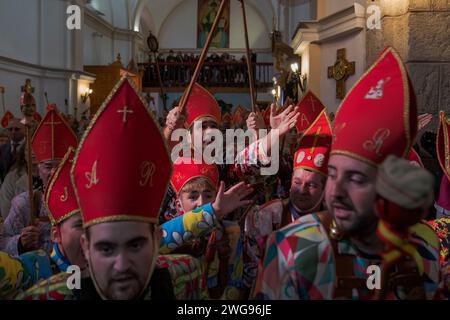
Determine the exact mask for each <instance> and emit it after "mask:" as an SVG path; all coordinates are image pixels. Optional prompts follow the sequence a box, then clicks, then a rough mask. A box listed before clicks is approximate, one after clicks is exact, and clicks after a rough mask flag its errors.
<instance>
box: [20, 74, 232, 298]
mask: <svg viewBox="0 0 450 320" xmlns="http://www.w3.org/2000/svg"><path fill="white" fill-rule="evenodd" d="M142 136H147V137H152V139H150V140H145V141H144V142H143V141H142V139H140V138H141V137H142ZM143 143H144V145H143ZM117 150H121V152H120V153H117ZM124 168H126V170H125V169H124ZM171 173H172V165H171V161H170V158H169V155H168V152H167V147H166V144H165V141H164V139H163V137H162V133H161V131H160V128H159V126H158V125H157V124H156V122H155V120H154V119H153V117H152V115H151V113H150V111H149V110H148V109H147V108H146V107H145V105H144V103H143V101H142V100H141V99H140V97H139V95H138V94H137V92H136V89H135V88H134V85H133V84H132V81H131V80H130V79H128V78H123V79H122V80H121V81H120V82H119V83H118V84H117V85H116V87H115V88H114V89H113V92H112V94H111V95H110V96H109V98H108V99H107V100H106V101H105V102H104V104H103V105H102V107H101V108H100V109H99V110H98V112H97V114H96V115H95V116H94V118H93V120H92V123H91V125H90V126H89V128H88V130H87V131H86V132H85V133H84V135H83V138H82V140H81V142H80V145H79V147H78V149H77V151H76V155H75V157H74V160H73V165H72V168H71V178H72V182H73V185H74V190H75V196H76V198H77V201H78V204H79V208H80V211H81V214H82V217H83V228H84V233H83V235H82V236H81V246H82V249H83V253H84V256H85V257H86V259H87V261H88V265H89V277H85V278H83V279H82V280H81V288H74V289H73V290H70V289H69V288H68V287H67V285H66V281H67V277H68V276H67V274H61V275H57V276H54V277H52V278H50V279H49V280H48V281H46V282H44V283H43V284H39V285H37V286H35V287H33V288H31V289H30V290H29V291H27V293H26V295H25V298H38V299H41V298H44V299H45V298H49V297H50V298H53V299H99V298H101V299H147V298H151V299H171V298H173V295H174V293H173V289H172V285H171V279H170V275H169V274H168V272H167V269H164V268H159V267H158V266H157V264H156V260H157V257H158V252H159V248H160V245H161V244H160V240H161V230H160V229H159V227H157V224H158V220H159V219H158V216H159V212H160V207H161V203H162V200H163V198H164V196H165V193H166V190H167V187H168V183H169V180H170V177H171ZM219 198H221V200H224V199H225V200H226V199H229V198H227V197H226V196H225V197H224V196H223V194H222V195H221V197H219ZM235 206H236V204H235V203H230V201H228V202H227V201H216V202H214V203H213V204H208V205H206V206H203V207H201V208H198V209H197V210H196V211H195V212H193V213H192V214H193V215H194V216H195V218H194V219H193V220H194V221H192V223H191V224H194V225H195V224H196V221H197V222H198V221H200V220H202V219H203V218H202V217H203V216H204V215H205V212H206V213H207V212H210V213H211V214H212V215H213V216H217V217H220V216H221V215H224V214H226V213H227V212H229V211H230V210H233V209H234V208H235ZM180 218H182V217H180ZM181 224H183V220H181ZM179 225H180V220H177V219H174V220H171V221H169V222H167V223H166V224H164V225H163V226H162V229H163V231H162V233H164V234H170V237H167V238H170V239H172V236H173V234H174V233H175V232H173V230H175V229H176V228H177V227H178V229H177V230H180V229H179ZM165 238H166V237H165ZM165 238H164V239H165ZM164 239H163V240H164ZM170 239H169V240H170ZM169 240H167V239H166V240H164V241H166V243H165V242H164V241H163V243H162V245H163V246H164V245H166V244H167V241H169ZM49 284H50V285H51V290H50V291H48V288H49Z"/></svg>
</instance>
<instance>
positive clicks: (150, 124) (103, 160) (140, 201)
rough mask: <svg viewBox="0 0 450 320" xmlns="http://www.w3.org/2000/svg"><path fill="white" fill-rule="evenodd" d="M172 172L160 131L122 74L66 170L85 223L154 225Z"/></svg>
mask: <svg viewBox="0 0 450 320" xmlns="http://www.w3.org/2000/svg"><path fill="white" fill-rule="evenodd" d="M171 175H172V164H171V161H170V157H169V153H168V150H167V146H166V143H165V141H164V138H163V136H162V133H161V129H160V127H159V126H158V124H157V122H156V121H155V119H154V118H153V116H152V114H151V112H150V110H149V109H147V108H146V107H145V103H144V101H143V100H141V98H140V97H139V94H138V92H137V88H136V87H135V84H134V82H133V80H131V79H130V78H128V77H123V78H122V79H121V80H120V81H119V83H118V84H117V85H116V86H115V87H114V89H113V91H112V93H111V94H110V95H109V96H108V98H107V99H106V100H105V102H104V103H103V104H102V106H101V107H100V108H99V110H98V111H97V113H96V114H95V116H94V118H93V119H92V121H91V123H90V125H89V127H88V128H87V130H86V131H85V133H84V135H83V138H82V140H81V142H80V145H79V146H78V149H77V152H76V155H75V159H74V163H73V166H72V169H71V177H72V182H73V184H74V186H75V193H76V195H77V199H78V204H79V206H80V210H81V213H82V216H83V225H84V227H85V228H87V227H89V226H91V225H94V224H98V223H102V222H109V221H141V222H148V223H157V222H158V216H159V211H160V207H161V204H162V201H163V200H164V196H165V194H166V191H167V187H168V184H169V181H170V177H171Z"/></svg>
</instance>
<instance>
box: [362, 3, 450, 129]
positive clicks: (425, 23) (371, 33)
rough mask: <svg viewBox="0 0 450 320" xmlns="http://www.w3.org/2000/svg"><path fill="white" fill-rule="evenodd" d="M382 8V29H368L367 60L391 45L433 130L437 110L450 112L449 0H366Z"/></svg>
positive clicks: (420, 109) (372, 60)
mask: <svg viewBox="0 0 450 320" xmlns="http://www.w3.org/2000/svg"><path fill="white" fill-rule="evenodd" d="M367 3H368V5H370V4H376V5H379V6H380V8H381V12H382V15H381V17H382V18H381V30H368V31H367V63H368V65H370V64H372V63H373V62H374V61H375V59H376V58H377V56H378V54H379V53H380V52H381V51H382V49H383V48H384V47H385V46H387V45H391V46H393V47H395V48H396V49H397V50H398V51H399V52H400V55H401V56H402V58H403V59H404V61H405V63H406V65H407V68H408V71H409V73H410V75H411V80H412V83H413V86H414V88H415V91H416V95H417V102H418V109H419V113H424V112H429V113H432V114H433V115H434V121H433V122H432V124H431V125H430V126H429V127H428V130H434V131H435V130H436V129H437V124H438V116H437V114H438V112H439V110H444V111H445V112H446V113H447V114H450V0H398V1H392V0H378V1H367Z"/></svg>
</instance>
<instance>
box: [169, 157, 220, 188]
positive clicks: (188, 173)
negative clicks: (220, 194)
mask: <svg viewBox="0 0 450 320" xmlns="http://www.w3.org/2000/svg"><path fill="white" fill-rule="evenodd" d="M195 178H206V179H208V180H209V182H210V183H211V185H212V186H214V188H216V190H217V187H218V185H219V170H218V169H217V166H216V165H214V164H207V163H201V164H197V163H195V162H194V160H193V159H191V158H178V159H177V160H176V161H175V163H174V165H173V174H172V179H171V180H170V182H171V184H172V187H173V188H174V190H175V192H176V193H177V194H178V193H180V191H181V190H182V189H183V187H184V186H185V185H186V183H188V182H189V181H191V180H192V179H195Z"/></svg>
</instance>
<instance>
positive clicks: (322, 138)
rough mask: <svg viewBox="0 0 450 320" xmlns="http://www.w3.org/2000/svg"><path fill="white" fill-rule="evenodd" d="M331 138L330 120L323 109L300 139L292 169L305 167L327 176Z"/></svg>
mask: <svg viewBox="0 0 450 320" xmlns="http://www.w3.org/2000/svg"><path fill="white" fill-rule="evenodd" d="M332 139H333V134H332V131H331V124H330V120H329V119H328V116H327V112H326V109H323V110H322V112H321V113H320V114H319V115H318V117H317V119H316V120H315V121H314V122H313V123H312V124H311V126H310V127H309V129H307V130H306V131H305V133H304V134H303V136H302V138H301V140H300V147H299V148H298V149H297V152H296V153H295V156H294V170H295V169H307V170H311V171H315V172H318V173H321V174H322V175H325V176H327V175H328V159H329V158H330V149H331V141H332Z"/></svg>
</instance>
